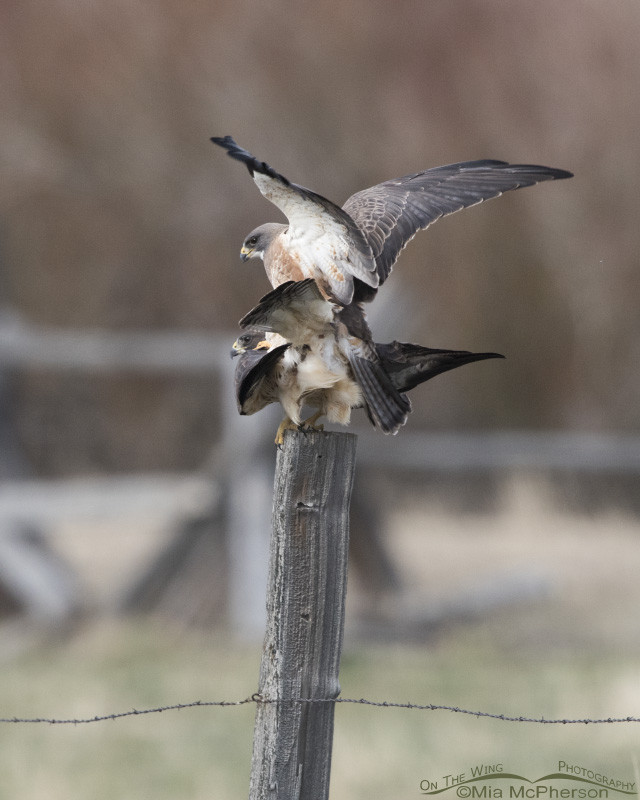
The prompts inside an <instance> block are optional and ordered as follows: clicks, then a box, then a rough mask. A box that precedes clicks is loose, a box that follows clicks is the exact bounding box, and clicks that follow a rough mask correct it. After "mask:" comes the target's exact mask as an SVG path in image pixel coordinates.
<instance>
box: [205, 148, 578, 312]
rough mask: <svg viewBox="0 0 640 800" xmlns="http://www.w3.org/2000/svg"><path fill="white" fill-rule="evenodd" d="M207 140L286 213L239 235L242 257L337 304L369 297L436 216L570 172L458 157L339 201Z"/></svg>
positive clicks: (274, 278)
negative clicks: (309, 284) (307, 282)
mask: <svg viewBox="0 0 640 800" xmlns="http://www.w3.org/2000/svg"><path fill="white" fill-rule="evenodd" d="M211 141H212V142H214V143H215V144H217V145H220V147H223V148H225V150H227V152H228V154H229V155H230V156H232V157H233V158H235V159H237V160H238V161H242V162H244V163H245V164H246V165H247V167H248V169H249V172H250V173H251V175H252V177H253V179H254V181H255V182H256V185H257V186H258V188H259V189H260V191H261V192H262V194H263V195H264V196H265V197H266V198H267V200H270V201H271V202H272V203H273V204H274V205H276V206H277V207H278V208H279V209H280V210H281V211H282V212H283V213H284V215H285V216H286V217H287V219H288V220H289V224H288V225H284V224H280V223H267V224H266V225H261V226H260V227H259V228H256V229H255V230H253V231H252V232H251V233H250V234H249V235H248V236H247V237H246V239H245V241H244V243H243V246H242V250H241V255H242V258H243V260H245V261H246V260H247V259H249V258H255V257H259V258H262V260H263V261H264V265H265V268H266V271H267V275H268V277H269V280H270V282H271V285H272V286H274V287H276V286H279V285H280V284H281V283H284V282H285V281H290V280H293V281H299V280H303V279H304V278H313V279H314V280H315V281H316V282H317V284H318V286H319V287H320V288H321V290H322V292H323V294H325V296H326V297H328V298H331V299H332V300H335V301H336V302H338V303H340V304H342V305H348V304H349V303H351V302H352V301H354V300H355V301H356V302H359V301H363V300H364V301H367V300H371V299H372V298H373V296H374V295H375V293H376V290H377V288H378V286H380V285H381V284H382V283H384V281H385V280H386V278H387V277H388V275H389V273H390V272H391V269H392V267H393V265H394V264H395V262H396V260H397V258H398V255H399V253H400V251H401V250H402V248H403V247H404V246H405V245H406V244H407V243H408V242H409V241H410V240H411V239H412V238H413V237H414V236H415V234H416V233H417V232H418V231H419V230H423V229H424V228H427V227H428V226H429V225H431V223H432V222H435V221H436V220H438V219H440V217H444V216H446V215H447V214H453V213H454V212H455V211H460V210H461V209H463V208H468V207H469V206H473V205H475V204H476V203H481V202H482V201H483V200H488V199H490V198H492V197H499V196H500V195H501V194H503V193H504V192H508V191H510V190H512V189H520V188H521V187H524V186H533V185H534V184H536V183H540V182H541V181H550V180H559V179H562V178H570V177H572V174H571V173H570V172H567V171H566V170H562V169H554V168H552V167H541V166H536V165H531V164H508V163H507V162H505V161H494V160H482V161H463V162H460V163H458V164H449V165H448V166H444V167H434V168H432V169H427V170H424V171H423V172H415V173H413V174H412V175H405V176H404V177H402V178H395V179H393V180H390V181H385V182H384V183H380V184H378V185H377V186H372V187H371V188H370V189H364V190H363V191H361V192H357V193H356V194H354V195H352V196H351V197H350V198H349V199H348V200H347V202H346V203H345V204H344V206H343V207H342V208H340V207H339V206H337V205H336V204H335V203H332V202H331V200H327V199H326V198H325V197H322V195H319V194H316V193H315V192H312V191H311V190H310V189H305V188H304V187H303V186H298V185H297V184H295V183H291V181H289V180H288V179H287V178H285V177H284V176H283V175H280V174H279V173H278V172H276V171H275V170H274V169H273V168H272V167H270V166H269V165H268V164H266V163H265V162H264V161H259V160H258V159H257V158H255V157H254V156H252V155H251V153H249V152H248V151H247V150H244V149H243V148H242V147H240V146H239V145H238V144H236V142H235V141H234V140H233V139H232V137H231V136H224V137H213V138H212V139H211Z"/></svg>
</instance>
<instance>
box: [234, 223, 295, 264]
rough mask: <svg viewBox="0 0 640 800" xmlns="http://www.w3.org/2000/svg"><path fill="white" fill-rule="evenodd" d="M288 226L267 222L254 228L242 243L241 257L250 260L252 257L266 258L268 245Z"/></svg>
mask: <svg viewBox="0 0 640 800" xmlns="http://www.w3.org/2000/svg"><path fill="white" fill-rule="evenodd" d="M286 227H287V226H286V225H282V224H280V223H278V222H267V223H265V224H264V225H260V227H259V228H256V229H255V230H252V231H251V233H250V234H249V235H248V236H247V238H246V239H245V240H244V242H243V243H242V247H241V248H240V258H241V259H242V260H243V261H248V260H249V259H250V258H262V259H264V254H265V251H266V249H267V247H269V245H270V244H271V242H273V240H274V239H275V238H276V236H278V235H279V234H280V233H282V231H283V230H284V229H285V228H286Z"/></svg>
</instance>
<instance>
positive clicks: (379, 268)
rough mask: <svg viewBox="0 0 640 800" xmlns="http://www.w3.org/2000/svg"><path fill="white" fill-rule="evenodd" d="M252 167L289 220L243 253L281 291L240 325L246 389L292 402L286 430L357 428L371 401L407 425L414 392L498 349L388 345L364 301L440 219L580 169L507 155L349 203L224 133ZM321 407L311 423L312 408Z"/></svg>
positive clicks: (433, 172) (243, 409)
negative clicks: (302, 182)
mask: <svg viewBox="0 0 640 800" xmlns="http://www.w3.org/2000/svg"><path fill="white" fill-rule="evenodd" d="M212 141H213V142H214V143H215V144H217V145H219V146H220V147H223V148H224V149H225V150H226V151H227V153H228V154H229V155H230V156H231V157H232V158H235V159H237V160H238V161H241V162H243V163H244V164H246V166H247V168H248V170H249V173H250V174H251V176H252V177H253V180H254V181H255V183H256V185H257V186H258V189H259V190H260V192H261V193H262V194H263V195H264V196H265V197H266V198H267V200H270V201H271V202H272V203H273V204H274V205H275V206H277V207H278V208H279V209H280V210H281V211H282V212H283V213H284V215H285V216H286V217H287V220H288V224H281V223H267V224H266V225H261V226H260V227H259V228H256V229H255V230H254V231H252V232H251V233H250V234H249V235H248V236H247V237H246V239H245V241H244V243H243V245H242V249H241V258H242V260H243V261H247V260H248V259H250V258H261V259H262V260H263V262H264V266H265V269H266V272H267V276H268V278H269V280H270V282H271V284H272V286H274V290H273V291H272V292H270V293H269V294H267V295H266V296H265V297H263V298H262V300H261V301H260V302H259V304H258V305H257V306H256V307H255V308H254V309H253V310H252V311H250V312H249V314H247V315H246V316H245V317H244V318H243V319H242V320H241V321H240V327H241V328H243V329H245V330H247V331H249V332H248V333H246V334H244V335H242V336H240V337H239V339H238V340H237V341H236V342H235V343H234V350H233V351H232V355H237V354H240V360H239V363H238V366H237V368H236V396H237V401H238V409H239V411H240V413H241V414H254V413H255V412H256V411H259V410H260V409H262V408H264V407H265V406H266V405H268V404H269V403H273V402H278V401H279V402H280V403H281V405H282V406H283V408H284V410H285V414H286V417H285V419H284V420H283V422H282V424H281V425H280V428H279V429H278V435H277V437H276V443H277V444H280V443H282V439H283V434H284V430H286V428H288V427H292V428H297V427H300V426H302V425H305V426H307V427H314V425H315V423H316V422H317V420H318V418H319V417H320V416H322V415H326V416H327V418H328V419H329V421H331V422H338V423H340V424H343V425H346V424H348V423H349V419H350V415H351V409H352V408H360V407H364V409H365V411H366V412H367V415H368V417H369V419H370V420H371V422H372V424H373V425H374V427H376V428H378V429H380V430H382V431H384V433H397V431H398V429H399V428H400V427H401V426H402V425H404V423H405V422H406V420H407V416H408V414H409V412H410V411H411V403H410V401H409V398H408V397H407V396H406V392H407V391H409V390H410V389H412V388H414V387H415V386H417V385H418V384H420V383H423V382H424V381H426V380H428V379H429V378H432V377H434V376H435V375H438V374H440V373H441V372H445V371H447V370H449V369H453V368H455V367H458V366H462V365H463V364H468V363H470V362H472V361H479V360H482V359H487V358H501V357H502V356H500V355H498V354H497V353H470V352H467V351H455V350H434V349H432V348H427V347H421V346H419V345H413V344H407V343H403V342H392V343H390V344H377V343H375V342H374V340H373V336H372V334H371V331H370V330H369V326H368V325H367V322H366V318H365V312H364V307H363V304H364V303H366V302H370V301H371V300H373V299H374V297H375V295H376V293H377V291H378V289H379V287H380V286H381V285H382V284H383V283H384V281H385V280H386V279H387V277H388V276H389V273H390V272H391V270H392V268H393V265H394V264H395V262H396V260H397V258H398V256H399V254H400V251H401V250H402V249H403V248H404V247H405V245H406V244H407V243H408V242H409V241H410V240H411V239H412V238H413V237H414V236H415V234H416V233H417V232H418V231H419V230H424V229H425V228H427V227H428V226H429V225H431V223H432V222H435V221H436V220H438V219H440V217H443V216H446V215H447V214H452V213H454V212H455V211H459V210H461V209H463V208H468V207H469V206H473V205H476V204H477V203H481V202H482V201H483V200H488V199H490V198H492V197H499V196H500V195H501V194H503V193H504V192H507V191H510V190H512V189H520V188H522V187H525V186H533V185H534V184H536V183H540V182H541V181H548V180H559V179H562V178H570V177H571V173H570V172H566V171H565V170H560V169H553V168H550V167H541V166H535V165H528V164H508V163H506V162H504V161H493V160H482V161H465V162H462V163H458V164H450V165H448V166H444V167H435V168H433V169H427V170H424V171H423V172H417V173H414V174H412V175H406V176H404V177H402V178H396V179H395V180H390V181H386V182H384V183H380V184H378V185H377V186H373V187H371V188H370V189H365V190H364V191H361V192H357V193H356V194H354V195H352V196H351V197H350V198H349V199H348V200H347V202H346V203H345V204H344V206H343V207H342V208H340V207H339V206H337V205H335V204H334V203H332V202H331V201H330V200H327V199H326V198H324V197H322V196H321V195H319V194H316V193H315V192H312V191H311V190H310V189H305V188H304V187H302V186H298V185H296V184H295V183H291V182H290V181H289V180H287V178H285V177H284V176H283V175H280V174H279V173H278V172H276V171H275V170H274V169H273V168H272V167H270V166H269V165H268V164H266V163H265V162H263V161H259V160H258V159H257V158H255V157H254V156H252V155H251V153H249V152H247V151H246V150H244V149H243V148H241V147H239V146H238V145H237V144H236V142H235V141H234V140H233V139H232V138H231V137H230V136H225V137H222V138H217V137H216V138H213V139H212ZM305 405H306V406H309V407H311V408H316V409H317V412H316V413H315V414H314V415H313V416H312V417H310V418H309V419H308V420H305V421H303V419H302V408H303V406H305Z"/></svg>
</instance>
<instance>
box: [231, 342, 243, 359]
mask: <svg viewBox="0 0 640 800" xmlns="http://www.w3.org/2000/svg"><path fill="white" fill-rule="evenodd" d="M241 352H242V350H241V348H240V345H239V344H238V340H237V339H236V340H235V342H234V343H233V344H232V345H231V353H230V355H231V358H235V357H236V356H239V355H240V353H241Z"/></svg>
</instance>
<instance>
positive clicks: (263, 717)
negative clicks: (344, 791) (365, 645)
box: [250, 431, 357, 800]
mask: <svg viewBox="0 0 640 800" xmlns="http://www.w3.org/2000/svg"><path fill="white" fill-rule="evenodd" d="M356 441H357V437H356V436H354V435H353V434H348V433H315V432H311V433H300V432H298V431H287V433H286V435H285V441H284V446H283V448H282V450H281V451H280V452H279V454H278V460H277V464H276V478H275V487H274V501H273V531H272V535H271V549H270V560H269V585H268V589H267V631H266V635H265V640H264V648H263V651H262V664H261V667H260V688H259V694H260V697H261V698H262V699H263V701H264V702H259V703H258V708H257V712H256V723H255V732H254V741H253V762H252V768H251V789H250V800H265V799H266V798H269V800H276V798H277V800H294V798H295V800H326V798H328V796H329V777H330V773H331V747H332V742H333V716H334V709H335V705H334V704H333V703H300V702H286V701H287V699H299V698H304V699H326V698H336V697H337V696H338V694H339V692H340V684H339V683H338V669H339V663H340V651H341V648H342V632H343V628H344V607H345V597H346V590H347V557H348V549H349V548H348V545H349V500H350V496H351V488H352V485H353V475H354V471H355V451H356ZM274 701H275V702H274Z"/></svg>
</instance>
